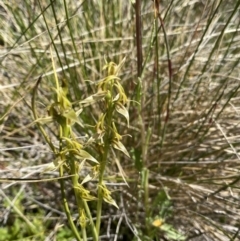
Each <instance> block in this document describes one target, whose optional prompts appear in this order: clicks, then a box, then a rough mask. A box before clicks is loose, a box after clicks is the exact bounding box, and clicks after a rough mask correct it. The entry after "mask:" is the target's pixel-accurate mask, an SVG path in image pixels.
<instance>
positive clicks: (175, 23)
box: [0, 0, 240, 241]
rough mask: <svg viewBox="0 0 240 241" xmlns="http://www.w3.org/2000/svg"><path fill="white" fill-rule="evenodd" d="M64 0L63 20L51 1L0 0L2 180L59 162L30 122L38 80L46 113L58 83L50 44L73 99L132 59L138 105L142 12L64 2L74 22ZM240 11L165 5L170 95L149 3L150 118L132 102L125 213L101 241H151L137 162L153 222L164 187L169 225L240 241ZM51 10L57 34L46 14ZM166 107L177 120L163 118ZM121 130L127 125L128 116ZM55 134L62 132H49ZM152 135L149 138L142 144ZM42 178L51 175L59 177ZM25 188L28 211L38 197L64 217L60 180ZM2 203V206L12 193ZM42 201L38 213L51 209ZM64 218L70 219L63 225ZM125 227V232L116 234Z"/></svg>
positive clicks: (146, 89)
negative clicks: (107, 65)
mask: <svg viewBox="0 0 240 241" xmlns="http://www.w3.org/2000/svg"><path fill="white" fill-rule="evenodd" d="M10 2H11V1H10ZM62 2H63V1H55V3H54V7H55V8H56V9H57V13H58V16H57V21H58V22H57V23H56V21H55V19H54V17H53V12H52V9H51V7H48V8H47V6H48V2H47V1H43V2H42V3H41V4H42V5H41V7H42V10H41V8H40V7H39V5H38V3H37V1H28V3H21V4H19V5H17V3H16V2H15V1H13V2H12V4H9V1H5V0H1V1H0V6H1V7H0V16H1V17H0V29H1V31H0V40H1V41H0V44H1V46H0V63H1V68H0V95H1V98H0V113H1V116H2V117H3V118H2V119H1V122H0V130H1V139H0V150H1V152H0V167H1V170H0V171H1V177H2V178H5V177H7V178H20V177H21V178H36V177H39V174H40V173H41V170H42V169H43V168H44V165H45V164H46V163H49V162H51V161H52V154H51V153H50V152H49V150H48V149H47V148H46V146H45V145H44V142H43V139H42V137H41V136H40V135H39V133H38V132H37V130H36V127H35V126H34V125H32V124H31V123H32V117H31V114H30V113H31V112H30V107H29V106H30V98H31V89H32V87H33V85H34V83H35V81H36V80H37V79H38V76H39V75H43V81H42V82H43V84H42V86H41V90H40V93H39V107H41V111H42V112H43V115H45V113H44V111H45V110H46V107H47V106H48V105H49V99H50V98H51V95H50V94H49V93H50V92H49V89H50V87H51V86H52V80H53V76H52V67H51V60H50V52H49V46H50V45H51V43H52V41H54V43H55V50H57V53H58V55H57V54H55V56H54V57H55V60H56V62H57V63H58V74H59V77H60V78H65V79H67V80H68V81H69V83H70V86H71V87H72V89H71V98H72V100H73V101H76V100H78V99H83V98H84V97H86V96H88V95H89V94H91V93H92V85H91V84H89V82H85V80H91V81H96V80H99V79H100V78H101V68H102V67H103V65H104V64H103V63H104V58H103V57H104V55H106V56H107V58H108V59H111V60H113V61H116V62H119V60H121V59H122V58H123V57H124V56H126V57H127V60H126V63H125V65H124V66H123V69H124V70H123V72H122V76H121V78H122V79H123V85H124V86H125V88H126V91H127V92H128V95H129V96H130V97H131V99H133V100H136V99H137V97H136V87H137V67H136V66H137V59H136V43H135V27H134V26H135V25H134V24H135V23H134V19H135V14H134V9H133V7H132V6H131V4H130V1H129V2H128V1H126V2H125V1H111V2H108V3H106V4H103V3H102V5H101V4H98V1H91V3H87V1H83V3H81V2H79V1H67V5H68V9H69V18H70V19H71V20H70V23H71V26H70V27H69V25H68V22H67V21H66V14H65V12H64V6H63V3H62ZM145 2H146V3H145ZM239 5H240V1H239V0H238V1H227V2H226V1H186V0H185V1H184V0H182V1H180V0H179V1H172V2H171V3H163V5H161V8H160V12H161V16H162V18H164V23H165V29H166V31H167V37H168V43H169V47H170V56H171V63H172V72H173V77H172V83H171V95H169V87H170V85H169V72H168V62H167V60H168V59H167V53H166V48H165V42H164V37H163V33H162V31H161V30H159V32H158V35H157V38H156V39H155V40H154V41H157V42H153V43H151V39H152V38H151V31H152V27H153V22H154V19H153V6H152V2H151V1H144V2H143V3H142V24H143V57H144V60H145V59H146V58H147V56H148V54H149V59H148V61H147V63H146V68H145V70H144V75H143V76H142V81H143V89H142V93H143V94H142V98H144V102H143V104H142V112H141V116H142V121H141V122H140V121H139V116H138V105H137V104H135V103H132V104H131V106H130V114H131V116H130V118H131V121H130V124H131V126H130V131H127V130H126V133H129V134H130V135H131V136H132V138H125V144H126V147H127V148H128V150H129V152H130V153H131V155H132V156H131V159H130V160H129V159H125V158H124V157H122V156H119V157H118V158H119V159H120V160H121V165H122V167H123V169H124V171H125V172H126V174H127V177H128V181H129V188H125V187H119V186H117V184H116V185H115V189H116V190H118V191H119V189H120V190H121V191H122V192H116V198H117V199H118V200H119V203H120V210H119V211H116V210H113V209H111V210H109V212H110V214H111V215H109V216H106V217H105V220H106V226H107V223H108V224H109V223H110V224H111V225H112V226H111V225H110V226H111V228H110V229H109V230H110V231H109V230H108V231H106V232H105V233H104V232H103V235H106V239H105V240H124V233H126V234H128V233H132V235H130V236H128V237H127V238H128V240H133V236H134V235H135V236H137V237H139V239H141V240H148V239H147V237H146V236H145V237H144V233H145V235H146V233H147V231H146V230H145V226H146V222H147V221H146V220H147V218H149V217H146V216H147V213H146V210H145V208H146V206H145V205H146V203H145V204H144V197H145V191H146V190H145V191H144V188H143V185H142V181H143V180H142V176H141V172H142V169H141V167H142V168H147V169H148V170H149V186H148V191H149V199H148V201H149V205H150V207H151V212H150V213H151V218H154V217H155V216H156V215H157V214H158V213H159V207H161V203H160V204H159V203H158V205H155V204H154V200H156V197H157V195H158V193H160V192H162V191H163V190H164V191H165V192H166V193H167V194H168V195H169V197H170V198H171V205H172V208H171V215H169V216H168V217H167V218H166V220H165V221H166V222H167V223H169V224H171V225H173V226H174V228H175V229H177V230H179V231H181V232H182V233H184V234H185V236H187V237H188V238H187V240H193V241H197V240H223V241H225V240H238V239H239V238H240V234H238V232H239V229H240V227H239V220H240V210H239V182H238V180H239V179H240V177H239V154H238V150H239V141H238V139H239V135H240V131H239V107H238V100H239V87H240V84H239V80H240V79H239V67H240V64H239V60H240V55H239V41H240V39H239V31H240V28H239V24H240V20H239V17H238V16H239V14H240V8H239ZM45 8H47V9H46V11H44V14H45V18H46V21H47V24H48V27H49V32H48V31H47V29H46V25H45V23H44V19H43V16H42V13H41V12H43V10H44V9H45ZM56 24H58V25H56ZM57 26H58V27H59V28H57ZM70 32H71V33H72V35H73V36H72V37H71V35H70ZM49 33H50V34H51V36H52V40H51V38H50V37H49ZM151 44H152V47H151V48H150V46H151ZM156 46H157V47H158V48H157V47H156ZM157 51H158V52H157ZM156 53H158V55H157V54H156ZM157 57H158V58H157ZM156 58H157V59H156ZM62 69H64V70H62ZM168 101H170V113H169V116H168V119H167V121H166V115H167V103H168ZM39 110H40V108H39ZM96 111H97V110H95V109H92V110H91V111H89V112H91V113H89V115H86V116H83V117H82V118H83V120H85V121H89V123H91V124H93V123H94V121H93V120H92V116H94V113H95V112H96ZM119 125H120V126H122V129H123V130H125V129H126V126H124V125H123V124H122V123H121V120H119ZM52 131H54V129H52V130H51V129H50V130H49V132H50V133H51V132H52ZM83 131H84V133H83ZM86 132H87V133H88V134H91V130H79V136H82V135H84V134H85V133H86ZM143 132H144V133H143ZM148 133H149V142H147V141H146V140H147V136H148ZM143 137H145V138H143ZM53 138H55V137H54V135H53ZM143 150H144V151H145V153H143ZM116 170H117V169H116V168H113V169H111V170H109V173H110V174H114V173H115V172H116ZM45 175H46V176H55V174H54V173H47V174H45ZM15 186H16V185H15ZM20 186H21V185H20V184H18V185H17V186H16V189H18V188H19V187H20ZM4 187H5V188H6V187H7V188H6V189H4ZM1 188H2V190H3V191H4V192H5V193H6V195H8V197H9V198H10V199H13V198H14V194H13V193H12V188H10V186H9V184H6V183H3V184H2V187H1ZM23 188H24V192H23V193H24V195H25V199H26V200H27V201H28V202H27V203H28V205H29V206H28V207H30V206H31V204H32V203H34V201H33V200H37V201H39V200H40V201H39V203H41V204H44V203H47V204H48V208H49V209H48V210H50V213H51V214H55V213H56V212H55V211H53V210H58V212H61V208H60V206H61V205H60V202H58V203H57V204H56V203H55V202H52V201H51V200H52V199H51V198H53V199H54V194H53V193H52V190H54V192H55V191H56V192H57V183H56V185H55V184H54V185H52V184H51V185H50V184H46V185H44V184H41V185H40V184H39V186H38V185H37V190H35V189H34V187H33V185H32V184H28V185H25V184H23ZM33 190H34V191H33ZM0 199H1V200H2V201H3V200H4V197H3V196H1V198H0ZM159 202H162V203H163V202H164V200H160V201H159ZM1 203H2V202H1ZM39 203H37V204H36V205H38V208H39V209H43V210H46V207H45V206H43V205H40V204H39ZM6 207H8V209H9V210H11V207H10V204H7V205H1V213H2V214H3V215H1V216H2V219H1V222H2V224H3V225H5V224H6V220H7V219H8V214H9V213H10V211H9V212H8V213H6V212H5V209H6ZM28 207H25V208H26V209H27V208H28ZM169 212H170V211H169ZM58 214H59V213H58ZM59 215H60V214H59ZM114 215H116V216H114ZM60 216H61V215H60ZM57 220H60V222H64V221H63V218H59V217H58V219H57ZM56 223H57V222H56ZM118 223H119V226H118ZM56 225H57V224H56ZM117 227H121V228H120V231H119V232H118V233H116V230H117ZM129 230H131V232H130V231H129ZM154 232H155V233H154V234H152V235H153V238H154V237H155V238H156V240H163V237H164V235H165V233H164V232H161V231H158V230H157V229H156V230H155V231H154ZM107 234H109V236H107ZM114 234H115V235H114ZM111 235H112V236H111ZM110 236H111V238H110ZM165 237H166V236H165ZM125 238H126V237H125ZM161 238H162V239H161ZM46 240H47V239H46ZM51 240H54V239H51ZM125 240H126V239H125Z"/></svg>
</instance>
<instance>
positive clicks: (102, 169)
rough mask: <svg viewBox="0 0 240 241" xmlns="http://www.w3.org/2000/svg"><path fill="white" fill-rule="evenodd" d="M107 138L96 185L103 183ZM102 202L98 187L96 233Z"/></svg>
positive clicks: (98, 226) (99, 221)
mask: <svg viewBox="0 0 240 241" xmlns="http://www.w3.org/2000/svg"><path fill="white" fill-rule="evenodd" d="M108 141H109V140H106V142H107V143H106V145H105V146H104V153H103V157H102V160H101V163H100V174H99V182H98V185H99V186H101V185H102V184H103V177H104V171H105V167H106V162H107V156H108V151H109V143H108ZM102 202H103V193H102V188H100V187H98V203H97V221H96V229H97V233H98V234H99V232H100V224H101V215H102Z"/></svg>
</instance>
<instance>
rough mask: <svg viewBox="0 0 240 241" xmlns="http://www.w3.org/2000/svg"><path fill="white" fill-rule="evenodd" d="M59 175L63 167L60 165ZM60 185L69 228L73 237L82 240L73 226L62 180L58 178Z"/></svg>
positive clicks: (61, 174) (78, 240)
mask: <svg viewBox="0 0 240 241" xmlns="http://www.w3.org/2000/svg"><path fill="white" fill-rule="evenodd" d="M59 176H60V177H62V176H63V167H62V166H61V167H60V168H59ZM60 185H61V194H62V200H63V207H64V211H65V213H66V215H67V219H68V223H69V226H70V228H71V230H72V232H73V234H74V236H75V238H76V239H77V241H82V239H81V237H80V236H79V233H78V231H77V228H76V226H75V224H74V222H73V219H72V215H71V213H70V210H69V207H68V201H67V198H66V194H65V187H64V180H63V179H60Z"/></svg>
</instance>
